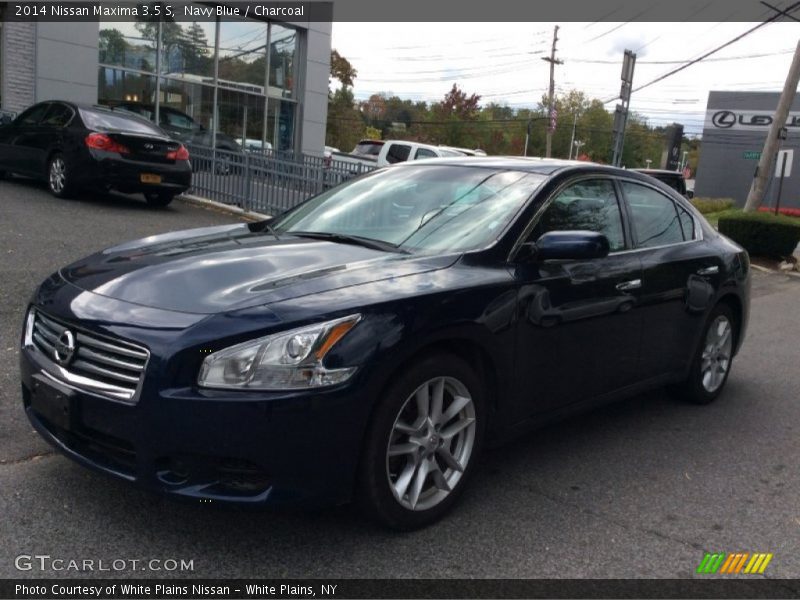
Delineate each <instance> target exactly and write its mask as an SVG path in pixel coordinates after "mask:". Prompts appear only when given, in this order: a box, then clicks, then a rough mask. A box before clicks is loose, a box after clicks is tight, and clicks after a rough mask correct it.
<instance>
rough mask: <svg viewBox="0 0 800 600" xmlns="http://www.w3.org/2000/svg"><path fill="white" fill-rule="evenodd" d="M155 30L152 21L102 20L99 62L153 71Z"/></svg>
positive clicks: (154, 62)
mask: <svg viewBox="0 0 800 600" xmlns="http://www.w3.org/2000/svg"><path fill="white" fill-rule="evenodd" d="M156 32H157V29H156V27H155V25H153V24H149V23H121V22H120V23H116V22H115V23H101V24H100V34H99V35H100V37H99V41H98V51H99V57H98V58H99V59H100V64H101V65H114V66H119V67H128V68H129V69H138V70H140V71H154V70H155V67H156Z"/></svg>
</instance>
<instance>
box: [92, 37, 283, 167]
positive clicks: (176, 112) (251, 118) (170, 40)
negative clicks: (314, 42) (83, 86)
mask: <svg viewBox="0 0 800 600" xmlns="http://www.w3.org/2000/svg"><path fill="white" fill-rule="evenodd" d="M216 35H217V29H216V24H215V23H197V22H195V23H169V22H165V23H162V25H161V36H160V40H161V43H160V46H159V41H158V40H159V28H158V24H157V23H101V25H100V43H99V60H100V69H99V72H98V101H99V102H100V103H101V104H112V105H116V104H121V103H129V104H130V103H137V104H139V105H140V106H137V107H133V106H131V107H129V109H130V110H134V108H136V109H138V110H142V111H146V112H147V111H149V112H148V114H149V118H155V106H156V105H158V106H159V107H160V108H159V117H160V119H159V120H160V122H159V125H161V126H162V127H163V128H165V129H166V130H167V131H169V132H172V133H173V134H175V135H176V136H178V138H179V139H184V138H186V139H187V140H190V141H192V142H193V143H198V144H204V145H211V139H212V138H211V132H212V131H213V129H214V125H215V124H216V127H217V134H218V136H217V142H218V147H219V141H220V138H223V139H224V140H225V141H226V144H228V145H229V146H231V147H234V146H235V144H233V141H234V140H235V142H236V144H239V145H241V146H244V147H247V148H251V149H261V148H267V149H269V148H274V149H276V150H283V151H291V150H293V149H294V146H295V138H296V135H295V126H296V125H295V121H296V113H297V106H296V102H294V98H296V96H297V83H296V78H295V74H296V56H297V46H298V43H297V36H298V34H297V31H296V30H294V29H291V28H289V27H287V26H284V25H280V24H277V23H265V22H261V21H224V22H220V23H219V56H218V57H215V54H214V48H215V41H216ZM157 48H160V50H159V51H160V57H161V69H160V81H161V83H160V89H159V90H158V91H157V90H156V70H157V61H156V58H157V52H156V49H157ZM215 60H216V62H217V65H216V67H217V69H218V78H217V79H216V80H215V79H214V72H215ZM215 90H216V99H217V104H216V107H215V106H214V98H215V93H214V92H215ZM287 99H291V101H289V100H287ZM229 142H230V143H229Z"/></svg>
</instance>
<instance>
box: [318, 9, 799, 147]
mask: <svg viewBox="0 0 800 600" xmlns="http://www.w3.org/2000/svg"><path fill="white" fill-rule="evenodd" d="M757 24H758V23H730V22H719V23H686V22H682V23H635V22H627V23H613V22H595V23H561V24H559V26H560V28H559V31H558V44H557V53H556V57H557V58H559V59H561V60H563V61H564V64H563V65H559V66H557V67H556V73H555V82H556V95H559V94H566V93H567V92H568V91H569V90H572V89H577V90H581V91H583V92H585V93H586V94H588V95H589V97H591V98H598V99H600V100H603V101H607V100H610V102H609V103H608V104H607V105H606V106H607V108H608V109H609V110H613V109H614V104H615V102H614V100H613V99H614V98H615V97H617V96H618V95H619V91H620V72H621V69H622V58H623V53H624V51H625V50H626V49H630V50H633V51H634V52H635V53H636V54H637V61H636V68H635V73H634V90H636V88H637V87H638V86H641V85H644V84H647V83H648V82H650V81H652V80H654V79H656V78H657V77H659V76H661V75H663V74H665V73H667V72H668V71H670V70H672V69H674V68H676V67H678V66H680V65H681V64H682V63H684V62H686V61H689V60H692V59H694V58H697V57H699V56H701V55H703V54H704V53H706V52H708V51H709V50H711V49H713V48H716V47H717V46H719V45H721V44H723V43H725V42H728V41H729V40H732V39H734V38H735V37H737V36H739V35H741V34H743V33H744V32H746V31H748V30H749V29H751V28H753V27H754V26H756V25H757ZM555 25H556V23H340V22H334V23H333V38H332V45H333V48H335V49H336V50H338V52H339V53H340V54H341V55H342V56H344V57H345V58H347V60H349V61H350V63H351V64H352V65H353V66H354V67H355V68H356V69H357V71H358V77H357V79H356V81H355V86H354V92H355V96H356V98H358V99H366V98H367V97H369V96H370V94H373V93H379V92H385V93H387V94H389V95H397V96H400V97H401V98H408V99H412V100H426V101H429V102H431V101H438V100H441V99H442V97H443V96H444V94H445V93H446V92H447V91H448V90H449V89H450V88H451V87H452V85H453V83H458V85H459V87H460V88H461V89H463V90H464V91H466V92H467V93H470V94H471V93H475V94H478V95H480V96H481V97H482V99H481V104H486V103H488V102H497V103H500V104H507V105H509V106H511V107H514V108H520V107H535V106H536V104H537V103H538V102H539V100H540V99H541V97H542V95H543V94H546V93H547V88H548V85H549V76H550V71H549V69H550V65H549V63H548V62H546V61H543V60H541V58H542V57H544V56H549V53H550V47H551V44H552V40H553V28H554V26H555ZM798 40H800V23H797V22H789V23H786V22H775V23H769V24H766V25H764V26H762V27H761V28H759V29H757V30H756V31H754V32H752V33H750V34H748V35H746V36H745V37H744V38H742V39H741V40H739V41H737V42H735V43H733V44H731V45H730V46H727V47H726V48H724V49H722V50H720V51H719V52H717V53H716V54H714V55H712V56H710V57H709V58H707V59H705V60H703V61H701V62H699V63H697V64H695V65H692V66H690V67H688V68H687V69H685V70H683V71H682V72H680V73H677V74H675V75H673V76H671V77H668V78H666V79H664V80H663V81H660V82H658V83H655V84H653V85H651V86H648V87H646V88H645V89H642V90H641V91H638V92H637V91H634V94H633V95H632V97H631V105H630V108H631V111H634V112H637V113H639V114H641V115H644V116H645V117H646V118H647V119H648V122H649V123H650V124H651V125H665V124H670V123H672V122H678V123H682V124H683V125H684V131H685V133H686V134H689V135H696V134H700V133H701V132H702V128H703V120H704V117H705V112H706V103H707V101H708V92H709V91H710V90H715V91H719V90H738V91H780V90H782V89H783V84H784V81H785V78H786V73H787V72H788V70H789V65H790V64H791V61H792V54H793V52H794V49H795V47H796V45H797V43H798Z"/></svg>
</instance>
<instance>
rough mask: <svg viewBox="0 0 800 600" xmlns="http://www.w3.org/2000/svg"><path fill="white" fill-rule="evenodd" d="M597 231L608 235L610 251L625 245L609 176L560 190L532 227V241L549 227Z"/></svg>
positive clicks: (620, 218) (550, 229) (621, 248)
mask: <svg viewBox="0 0 800 600" xmlns="http://www.w3.org/2000/svg"><path fill="white" fill-rule="evenodd" d="M572 230H584V231H596V232H598V233H602V234H603V235H605V236H606V237H607V238H608V242H609V244H610V246H611V251H612V252H615V251H618V250H623V249H624V248H625V234H624V233H623V229H622V215H621V213H620V210H619V202H618V200H617V195H616V193H615V192H614V184H613V183H612V182H611V180H609V179H587V180H583V181H579V182H578V183H574V184H572V185H570V186H569V187H567V188H566V189H564V190H562V191H561V192H560V193H559V194H558V195H557V196H556V197H555V198H553V200H552V201H551V203H550V205H549V206H548V207H547V210H545V212H544V214H542V217H541V219H539V222H538V223H537V224H536V227H534V230H533V234H532V235H531V238H530V239H531V241H535V240H537V239H538V238H539V237H540V236H541V235H542V234H544V233H547V232H548V231H572Z"/></svg>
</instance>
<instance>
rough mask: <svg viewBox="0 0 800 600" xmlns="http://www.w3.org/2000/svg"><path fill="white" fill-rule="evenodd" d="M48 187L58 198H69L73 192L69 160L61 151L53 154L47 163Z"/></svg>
mask: <svg viewBox="0 0 800 600" xmlns="http://www.w3.org/2000/svg"><path fill="white" fill-rule="evenodd" d="M47 187H48V188H49V189H50V193H51V194H53V196H55V197H56V198H69V197H70V195H71V194H72V185H71V181H70V175H69V170H68V168H67V161H66V159H65V158H64V155H63V154H61V153H58V152H57V153H56V154H53V156H51V157H50V160H49V161H48V163H47Z"/></svg>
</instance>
